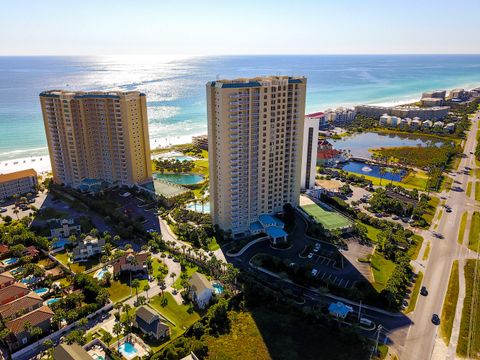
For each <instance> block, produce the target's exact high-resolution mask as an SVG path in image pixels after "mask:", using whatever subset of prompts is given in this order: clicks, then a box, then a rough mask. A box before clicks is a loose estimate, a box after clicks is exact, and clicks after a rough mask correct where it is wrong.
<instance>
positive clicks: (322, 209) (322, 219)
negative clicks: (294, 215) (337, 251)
mask: <svg viewBox="0 0 480 360" xmlns="http://www.w3.org/2000/svg"><path fill="white" fill-rule="evenodd" d="M308 200H309V201H308V203H307V201H302V202H303V203H304V204H300V207H301V209H302V210H303V211H304V212H305V213H307V214H308V215H310V216H311V217H313V219H314V220H315V221H316V222H317V223H320V224H322V226H323V227H324V228H325V229H326V230H335V229H344V228H348V227H350V226H352V222H351V221H350V220H349V219H347V218H346V217H345V216H343V215H342V214H340V213H338V212H336V211H334V210H330V209H328V208H327V207H326V206H322V205H321V204H317V203H315V202H313V201H311V200H310V199H308ZM302 202H301V203H302Z"/></svg>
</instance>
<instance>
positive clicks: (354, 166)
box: [342, 161, 407, 185]
mask: <svg viewBox="0 0 480 360" xmlns="http://www.w3.org/2000/svg"><path fill="white" fill-rule="evenodd" d="M342 170H345V171H350V172H354V173H357V174H360V175H367V176H373V177H377V178H382V179H385V180H389V181H390V180H393V181H402V179H403V177H404V176H405V175H407V171H405V170H400V172H399V173H392V172H391V171H388V170H389V168H386V170H387V172H386V173H385V174H383V177H382V175H381V174H380V166H378V165H371V164H365V163H363V162H360V161H349V162H348V163H345V164H343V165H342ZM384 185H386V184H384Z"/></svg>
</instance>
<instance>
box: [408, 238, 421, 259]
mask: <svg viewBox="0 0 480 360" xmlns="http://www.w3.org/2000/svg"><path fill="white" fill-rule="evenodd" d="M412 239H413V240H415V244H413V245H411V246H410V248H409V249H408V255H409V256H410V259H412V260H415V259H417V258H418V254H419V252H420V249H421V248H422V244H423V237H422V236H420V235H417V234H414V235H413V236H412Z"/></svg>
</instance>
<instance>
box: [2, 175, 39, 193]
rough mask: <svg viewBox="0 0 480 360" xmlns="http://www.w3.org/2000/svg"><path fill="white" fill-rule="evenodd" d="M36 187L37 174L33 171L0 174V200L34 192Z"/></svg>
mask: <svg viewBox="0 0 480 360" xmlns="http://www.w3.org/2000/svg"><path fill="white" fill-rule="evenodd" d="M37 185H38V181H37V172H36V171H35V170H33V169H28V170H22V171H16V172H13V173H9V174H0V199H2V200H3V199H7V198H9V197H11V196H13V195H22V194H26V193H29V192H36V191H37V190H36V189H37Z"/></svg>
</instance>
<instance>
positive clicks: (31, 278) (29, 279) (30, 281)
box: [20, 275, 39, 285]
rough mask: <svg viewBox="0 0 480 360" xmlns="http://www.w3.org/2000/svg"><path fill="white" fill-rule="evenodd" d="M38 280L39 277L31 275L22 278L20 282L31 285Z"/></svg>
mask: <svg viewBox="0 0 480 360" xmlns="http://www.w3.org/2000/svg"><path fill="white" fill-rule="evenodd" d="M38 280H39V279H38V278H36V277H34V276H32V275H29V276H27V277H26V278H23V279H22V280H20V282H21V283H22V284H25V285H30V284H35V283H36V282H37V281H38Z"/></svg>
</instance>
